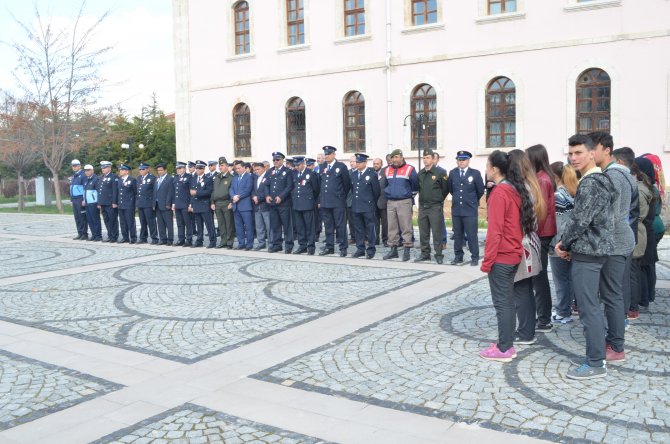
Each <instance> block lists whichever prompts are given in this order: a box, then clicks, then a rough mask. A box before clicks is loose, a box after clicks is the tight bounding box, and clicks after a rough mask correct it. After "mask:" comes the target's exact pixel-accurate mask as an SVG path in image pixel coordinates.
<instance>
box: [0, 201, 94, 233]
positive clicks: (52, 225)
mask: <svg viewBox="0 0 670 444" xmlns="http://www.w3.org/2000/svg"><path fill="white" fill-rule="evenodd" d="M67 210H69V211H70V217H66V216H60V215H37V214H22V215H16V214H6V213H0V225H2V226H0V234H25V235H29V236H39V235H44V236H59V235H66V234H68V235H70V234H71V235H72V236H76V234H77V229H76V228H75V225H74V217H73V216H72V209H71V208H70V207H66V211H67ZM103 225H104V224H103ZM104 231H105V229H104V227H103V232H104Z"/></svg>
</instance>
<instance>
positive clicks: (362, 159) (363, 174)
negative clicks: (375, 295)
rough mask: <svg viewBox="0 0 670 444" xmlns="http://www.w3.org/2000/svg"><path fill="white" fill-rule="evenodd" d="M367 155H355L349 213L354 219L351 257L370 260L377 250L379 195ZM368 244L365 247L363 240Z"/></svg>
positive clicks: (379, 190) (375, 178)
mask: <svg viewBox="0 0 670 444" xmlns="http://www.w3.org/2000/svg"><path fill="white" fill-rule="evenodd" d="M368 157H369V156H368V155H367V154H364V153H357V154H356V170H354V171H353V172H352V174H351V181H352V183H351V194H352V197H353V199H352V201H351V212H352V216H353V219H354V231H355V238H356V252H355V253H353V254H352V255H351V257H354V258H356V257H362V256H365V258H366V259H372V258H373V257H375V253H376V252H377V249H376V247H375V243H376V241H377V228H376V225H377V224H376V213H377V200H378V199H379V195H380V194H381V188H380V187H379V179H378V177H377V172H376V171H375V170H373V169H372V168H368ZM366 238H367V241H368V244H367V248H366V247H365V239H366Z"/></svg>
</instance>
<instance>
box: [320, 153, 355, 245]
mask: <svg viewBox="0 0 670 444" xmlns="http://www.w3.org/2000/svg"><path fill="white" fill-rule="evenodd" d="M336 151H337V148H335V147H332V146H328V145H327V146H324V147H323V154H324V157H325V162H324V163H323V164H322V165H321V166H320V167H319V169H320V171H321V172H320V179H321V191H320V193H319V208H320V209H321V210H322V211H323V222H324V226H325V232H326V245H325V246H324V248H323V250H321V251H320V252H319V256H325V255H327V254H333V253H335V235H336V234H337V243H338V245H339V247H340V257H346V255H347V247H348V244H347V225H346V218H347V193H349V190H350V189H351V176H349V170H348V169H347V166H346V165H345V164H344V163H342V162H339V161H337V160H336V159H335V152H336Z"/></svg>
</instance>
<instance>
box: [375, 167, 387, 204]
mask: <svg viewBox="0 0 670 444" xmlns="http://www.w3.org/2000/svg"><path fill="white" fill-rule="evenodd" d="M377 178H378V179H379V189H380V190H381V193H379V199H377V208H378V209H380V210H385V209H386V194H384V188H386V185H388V182H387V181H386V167H384V168H381V169H380V170H379V171H378V172H377Z"/></svg>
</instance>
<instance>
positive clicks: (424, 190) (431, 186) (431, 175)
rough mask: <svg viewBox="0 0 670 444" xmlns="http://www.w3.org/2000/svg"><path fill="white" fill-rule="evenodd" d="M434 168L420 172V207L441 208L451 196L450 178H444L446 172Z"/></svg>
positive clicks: (423, 169)
mask: <svg viewBox="0 0 670 444" xmlns="http://www.w3.org/2000/svg"><path fill="white" fill-rule="evenodd" d="M440 170H442V169H441V168H439V169H438V168H437V167H436V166H433V167H432V168H431V169H429V170H428V171H426V169H425V168H422V169H421V172H419V207H420V208H432V207H435V206H439V207H441V206H442V205H443V204H444V199H445V198H446V197H447V195H448V194H449V184H448V178H446V177H444V170H442V171H440Z"/></svg>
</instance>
